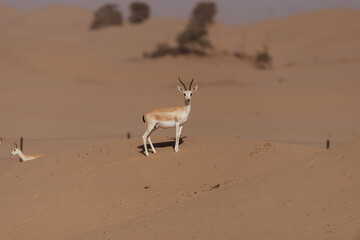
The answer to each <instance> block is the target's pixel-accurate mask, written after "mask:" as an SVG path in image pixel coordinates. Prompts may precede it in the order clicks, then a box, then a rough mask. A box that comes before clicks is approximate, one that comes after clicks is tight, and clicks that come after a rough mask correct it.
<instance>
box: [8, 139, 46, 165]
mask: <svg viewBox="0 0 360 240" xmlns="http://www.w3.org/2000/svg"><path fill="white" fill-rule="evenodd" d="M11 154H12V155H14V156H15V155H19V157H20V159H21V162H25V161H29V160H34V159H36V158H39V157H41V156H43V155H42V154H38V155H25V154H24V153H23V152H22V151H21V150H20V149H19V148H18V147H17V144H16V143H15V148H14V150H13V151H12V152H11Z"/></svg>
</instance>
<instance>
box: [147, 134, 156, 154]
mask: <svg viewBox="0 0 360 240" xmlns="http://www.w3.org/2000/svg"><path fill="white" fill-rule="evenodd" d="M148 141H149V143H150V146H151V150H152V151H153V153H156V151H155V148H154V146H153V144H152V142H151V139H150V136H149V137H148Z"/></svg>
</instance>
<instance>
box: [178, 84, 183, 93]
mask: <svg viewBox="0 0 360 240" xmlns="http://www.w3.org/2000/svg"><path fill="white" fill-rule="evenodd" d="M177 88H178V89H179V91H180V92H181V93H184V89H182V87H180V86H179V85H177Z"/></svg>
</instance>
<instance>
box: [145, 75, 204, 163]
mask: <svg viewBox="0 0 360 240" xmlns="http://www.w3.org/2000/svg"><path fill="white" fill-rule="evenodd" d="M179 81H180V83H181V84H182V85H183V87H184V88H183V87H180V86H177V88H178V89H179V91H180V92H181V93H182V94H184V96H185V106H179V107H167V108H157V109H153V110H150V111H147V112H146V113H145V114H144V116H143V121H144V122H146V124H147V129H146V131H145V133H144V135H143V136H142V138H143V141H144V148H145V155H146V156H149V153H148V150H147V146H146V139H147V140H149V143H150V146H151V149H152V151H153V153H156V151H155V148H154V146H153V144H152V142H151V139H150V134H151V133H152V132H153V131H154V130H155V129H157V128H171V127H176V140H175V148H174V150H175V152H178V151H179V138H180V136H181V130H182V128H183V125H184V123H185V122H186V121H187V119H188V117H189V114H190V107H191V96H192V94H193V93H194V92H195V91H196V90H197V88H198V85H196V86H195V87H194V88H191V86H192V83H193V81H194V79H192V80H191V83H190V86H189V89H186V86H185V84H184V83H183V82H182V81H181V79H180V78H179Z"/></svg>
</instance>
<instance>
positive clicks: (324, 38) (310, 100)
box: [0, 5, 360, 240]
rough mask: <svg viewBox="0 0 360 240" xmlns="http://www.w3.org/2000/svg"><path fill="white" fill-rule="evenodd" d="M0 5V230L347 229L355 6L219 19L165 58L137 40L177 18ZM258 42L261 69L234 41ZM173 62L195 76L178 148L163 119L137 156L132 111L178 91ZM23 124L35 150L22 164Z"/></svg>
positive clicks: (100, 234) (355, 102)
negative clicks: (202, 37)
mask: <svg viewBox="0 0 360 240" xmlns="http://www.w3.org/2000/svg"><path fill="white" fill-rule="evenodd" d="M0 15H1V17H0V28H1V31H0V56H1V57H0V79H1V80H0V82H1V88H0V111H1V118H0V135H1V136H2V137H3V139H4V141H3V142H2V144H1V145H0V190H1V191H0V212H1V214H0V226H1V228H0V239H120V238H121V239H286V240H288V239H339V240H340V239H341V240H342V239H353V240H358V239H359V237H360V208H359V206H358V205H359V204H358V202H359V197H360V196H359V193H360V192H359V191H358V189H359V187H360V186H359V181H357V176H359V173H360V166H359V164H358V159H359V155H360V152H359V149H360V148H359V147H360V140H359V137H360V125H359V122H360V111H359V109H360V94H359V93H360V92H359V89H360V81H359V76H360V57H359V56H360V31H359V24H358V23H359V22H360V11H357V10H347V9H333V10H324V11H318V12H310V13H305V14H298V15H294V16H290V17H287V18H282V19H274V20H269V21H266V22H258V23H252V24H247V25H225V24H222V23H216V24H214V25H213V26H212V28H211V40H212V42H213V43H214V47H215V48H214V54H213V56H211V57H207V58H201V57H194V56H190V57H189V56H187V57H177V58H170V57H165V58H162V59H145V58H143V57H142V55H143V53H144V52H146V51H151V50H153V49H154V48H155V47H156V45H157V44H159V43H162V42H166V43H169V44H173V43H174V38H175V36H176V34H177V33H178V32H179V31H181V30H182V29H183V28H184V26H185V24H186V20H185V19H170V18H162V19H161V18H157V19H150V20H148V21H147V22H145V23H144V24H142V25H136V26H132V25H128V24H126V25H125V26H123V27H109V28H106V29H102V30H99V31H89V25H90V23H91V20H92V12H91V11H89V10H87V9H83V8H79V7H75V6H63V5H49V6H46V7H44V8H40V9H35V10H33V11H20V10H17V9H12V8H9V7H7V6H1V7H0ZM263 44H266V45H267V46H269V49H270V53H271V55H272V56H273V58H274V62H273V68H272V69H270V70H260V69H256V68H255V67H254V66H252V65H251V64H250V63H249V62H247V61H243V60H241V59H237V58H235V57H234V56H233V55H232V53H233V52H245V53H247V54H254V53H255V52H256V51H258V50H261V48H262V45H263ZM179 76H180V77H181V78H182V79H183V81H185V82H190V80H191V78H193V77H195V81H196V83H197V84H199V89H198V91H197V92H196V93H195V94H194V96H193V99H192V110H191V111H192V112H191V114H190V118H189V120H188V122H187V123H186V125H185V127H184V130H183V139H182V143H181V144H180V152H178V153H174V151H173V144H174V139H173V137H175V129H169V130H162V129H161V130H158V131H157V132H155V133H154V134H153V135H152V140H153V143H155V147H156V149H157V150H158V153H157V154H152V153H150V157H148V158H146V157H145V156H144V155H143V152H142V140H141V138H140V136H141V135H142V134H143V132H144V131H145V128H146V126H145V124H144V123H143V122H142V115H143V114H144V112H145V111H147V110H149V109H152V108H156V107H166V106H176V105H181V104H183V96H182V95H181V94H180V93H179V92H178V91H177V89H176V85H177V84H178V82H177V78H178V77H179ZM128 132H130V133H131V136H132V138H131V139H126V134H127V133H128ZM20 136H24V140H25V142H24V152H25V153H26V154H45V155H44V157H42V158H39V159H36V160H33V161H29V162H25V163H21V164H20V163H19V161H18V158H16V157H12V156H11V155H10V152H11V150H12V148H13V144H14V142H19V138H20ZM328 139H329V140H330V142H331V148H330V150H326V149H325V142H326V140H328Z"/></svg>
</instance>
